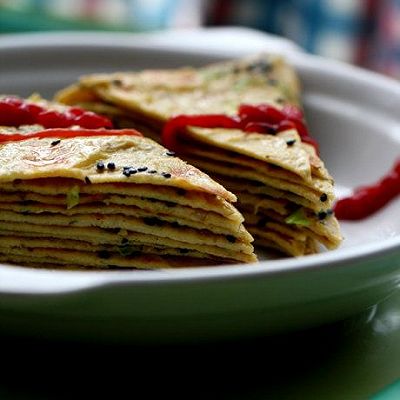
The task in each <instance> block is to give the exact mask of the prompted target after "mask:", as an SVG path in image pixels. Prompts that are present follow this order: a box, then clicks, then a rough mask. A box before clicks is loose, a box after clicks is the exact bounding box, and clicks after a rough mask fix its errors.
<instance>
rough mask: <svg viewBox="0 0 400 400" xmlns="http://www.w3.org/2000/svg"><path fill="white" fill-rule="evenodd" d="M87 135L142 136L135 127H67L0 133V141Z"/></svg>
mask: <svg viewBox="0 0 400 400" xmlns="http://www.w3.org/2000/svg"><path fill="white" fill-rule="evenodd" d="M83 136H85V137H87V136H143V135H142V134H141V133H140V132H138V131H137V130H135V129H104V128H101V129H68V128H53V129H44V130H42V131H37V132H32V133H28V134H22V133H12V134H0V143H4V142H18V141H21V140H27V139H33V138H38V139H42V138H58V139H59V138H74V137H83Z"/></svg>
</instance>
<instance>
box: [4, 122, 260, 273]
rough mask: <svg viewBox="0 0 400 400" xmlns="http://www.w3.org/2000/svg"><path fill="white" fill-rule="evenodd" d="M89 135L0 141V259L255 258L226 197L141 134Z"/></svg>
mask: <svg viewBox="0 0 400 400" xmlns="http://www.w3.org/2000/svg"><path fill="white" fill-rule="evenodd" d="M41 129H42V128H41V127H39V126H33V127H29V126H24V127H21V128H14V129H12V128H9V127H7V128H0V134H1V133H2V134H5V133H6V134H8V135H9V134H11V133H13V132H16V131H18V132H23V133H24V134H26V135H29V134H30V133H33V132H38V131H40V130H41ZM76 129H78V128H69V129H68V131H69V132H71V131H72V132H73V131H74V130H76ZM91 134H92V136H82V137H71V138H64V137H63V136H62V135H61V134H60V137H59V138H54V137H51V138H50V137H44V138H35V137H33V138H28V139H24V140H21V141H3V142H1V143H0V159H1V160H2V163H1V164H0V260H1V261H5V262H11V263H19V264H23V265H29V266H39V267H40V266H44V267H61V268H67V267H73V268H146V269H152V268H173V267H184V266H201V265H220V264H225V263H235V262H245V263H249V262H254V261H256V260H257V258H256V256H255V254H254V251H253V246H252V244H251V242H252V241H253V238H252V236H251V235H250V234H249V233H248V231H247V230H246V229H245V228H244V226H243V223H242V222H243V220H244V219H243V216H242V215H241V214H240V213H239V212H238V210H237V209H236V208H235V207H234V206H233V202H235V201H236V196H235V195H233V194H232V193H231V192H229V191H228V190H226V189H225V188H224V187H223V186H221V185H220V184H218V183H217V182H215V181H214V180H213V179H211V178H210V177H209V176H208V175H206V174H205V173H203V172H202V171H200V170H198V169H197V168H195V167H193V166H191V165H189V164H188V163H186V162H185V161H182V160H181V159H179V158H178V157H176V156H175V155H174V154H173V153H171V152H169V151H168V150H167V149H165V148H164V147H162V146H161V145H159V144H157V143H156V142H154V141H153V140H151V139H149V138H145V137H141V136H133V135H128V134H124V135H122V136H105V135H101V132H100V131H95V133H93V131H92V133H91Z"/></svg>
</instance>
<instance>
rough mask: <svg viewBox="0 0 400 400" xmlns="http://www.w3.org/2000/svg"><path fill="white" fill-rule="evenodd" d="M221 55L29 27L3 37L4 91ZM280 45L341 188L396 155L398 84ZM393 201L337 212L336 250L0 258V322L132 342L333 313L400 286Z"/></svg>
mask: <svg viewBox="0 0 400 400" xmlns="http://www.w3.org/2000/svg"><path fill="white" fill-rule="evenodd" d="M119 38H121V37H120V36H119ZM227 56H228V55H227V54H224V56H221V55H220V54H212V53H210V52H207V53H206V52H205V51H204V50H202V51H201V50H198V51H184V50H182V49H180V50H173V49H171V48H169V49H162V48H160V47H159V46H156V45H152V46H147V47H143V46H140V45H138V44H137V43H135V42H130V41H128V40H120V39H118V36H114V37H109V35H108V37H107V40H105V39H104V36H99V37H97V38H96V37H94V36H93V35H80V36H76V35H75V36H71V35H57V36H55V37H53V38H52V39H51V38H50V39H49V37H46V36H43V35H39V36H32V37H29V36H25V39H24V40H16V41H10V40H3V41H0V60H1V63H0V93H15V94H19V95H23V96H24V95H29V94H30V93H31V92H33V91H37V92H40V93H41V94H42V95H44V96H51V95H52V94H54V92H55V91H56V90H57V89H59V88H62V87H64V86H65V85H67V84H69V83H71V82H73V81H74V80H76V79H77V78H78V76H79V75H81V74H85V73H90V72H104V71H116V70H129V69H141V68H146V67H161V68H163V67H173V66H182V65H201V64H204V63H207V62H212V61H217V60H221V59H224V58H226V57H227ZM287 56H288V58H289V60H290V62H292V63H293V65H294V66H295V67H296V69H297V71H298V73H299V74H300V78H301V81H302V83H303V86H304V103H305V108H306V114H307V119H308V121H309V124H310V126H311V131H312V132H313V134H314V136H315V137H316V138H317V139H318V140H319V142H320V145H321V153H322V157H323V159H324V160H325V161H326V164H327V166H328V168H329V170H330V172H331V173H332V175H333V176H334V178H335V179H336V182H337V190H338V192H339V193H346V192H349V190H351V188H352V187H354V186H358V185H361V184H366V183H369V182H373V181H375V180H376V179H377V178H379V177H380V176H381V175H382V174H384V173H385V172H386V171H387V170H388V169H389V168H390V167H391V165H392V164H393V162H394V161H395V159H396V157H397V156H398V155H399V154H400V118H399V115H398V104H399V103H400V84H398V83H397V82H395V81H393V80H390V79H387V78H384V77H381V76H378V75H376V74H372V73H368V72H365V71H362V70H360V69H356V68H353V67H350V66H346V65H343V64H340V63H336V62H331V61H326V60H323V59H319V58H316V57H312V56H308V55H304V54H302V53H300V52H292V53H290V52H289V53H288V54H287ZM0 162H1V160H0ZM399 211H400V201H399V200H396V201H394V202H392V203H391V204H390V205H389V206H388V207H386V208H385V209H384V210H382V211H381V212H379V213H378V214H376V215H375V216H373V217H371V218H369V219H367V220H364V221H362V222H357V223H343V224H342V228H343V233H344V236H345V241H344V243H343V245H342V246H341V248H340V249H338V250H335V251H331V252H326V253H322V254H318V255H313V256H307V257H303V258H299V259H282V260H274V261H264V262H261V263H260V264H258V265H237V266H220V267H215V268H198V269H180V270H169V271H104V272H81V271H79V272H77V271H64V272H63V271H48V270H38V269H29V268H19V267H12V266H7V265H0V324H1V326H2V329H3V330H4V329H8V330H12V331H19V332H23V333H29V334H39V335H47V336H64V337H75V338H105V339H115V340H129V341H134V342H136V343H137V342H144V341H150V342H154V341H171V340H202V339H217V338H224V339H226V338H234V337H241V336H246V335H262V334H269V333H274V332H277V331H283V330H290V329H298V328H302V327H308V326H312V325H317V324H322V323H325V322H330V321H334V320H338V319H341V318H345V317H347V316H349V315H352V314H354V313H356V312H358V311H361V310H363V309H366V308H367V307H369V306H372V305H373V304H375V303H376V302H378V301H379V300H381V299H383V298H384V297H385V296H387V295H389V294H390V293H391V292H392V291H393V290H394V289H395V288H398V287H399V281H400V236H399V233H400V218H399V217H398V216H399V215H400V213H399Z"/></svg>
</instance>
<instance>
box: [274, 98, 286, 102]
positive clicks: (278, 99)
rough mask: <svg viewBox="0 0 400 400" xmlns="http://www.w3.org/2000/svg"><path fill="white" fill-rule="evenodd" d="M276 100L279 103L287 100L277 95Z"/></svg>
mask: <svg viewBox="0 0 400 400" xmlns="http://www.w3.org/2000/svg"><path fill="white" fill-rule="evenodd" d="M275 102H276V103H278V104H282V103H284V102H285V100H284V99H282V97H277V98H276V99H275Z"/></svg>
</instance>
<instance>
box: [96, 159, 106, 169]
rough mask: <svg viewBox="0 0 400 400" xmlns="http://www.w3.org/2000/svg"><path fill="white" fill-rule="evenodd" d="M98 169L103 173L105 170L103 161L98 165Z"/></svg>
mask: <svg viewBox="0 0 400 400" xmlns="http://www.w3.org/2000/svg"><path fill="white" fill-rule="evenodd" d="M96 168H97V169H98V170H99V171H103V170H104V168H105V166H104V163H103V161H99V162H98V163H97V164H96Z"/></svg>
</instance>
